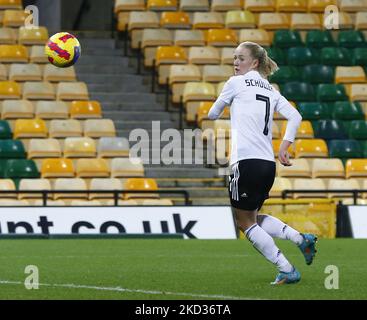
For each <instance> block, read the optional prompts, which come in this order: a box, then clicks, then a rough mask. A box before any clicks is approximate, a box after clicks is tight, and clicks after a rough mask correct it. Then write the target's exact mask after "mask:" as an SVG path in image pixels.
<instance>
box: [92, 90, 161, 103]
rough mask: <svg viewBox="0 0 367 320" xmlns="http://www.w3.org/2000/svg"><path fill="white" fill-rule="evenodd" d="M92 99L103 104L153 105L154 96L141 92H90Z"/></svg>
mask: <svg viewBox="0 0 367 320" xmlns="http://www.w3.org/2000/svg"><path fill="white" fill-rule="evenodd" d="M90 96H91V98H92V99H95V100H98V101H101V102H102V103H104V102H115V103H119V102H122V101H123V102H124V103H131V102H135V103H146V104H147V105H150V104H151V103H155V102H156V101H155V99H156V96H155V95H154V94H153V93H141V92H130V93H105V92H92V93H91V94H90Z"/></svg>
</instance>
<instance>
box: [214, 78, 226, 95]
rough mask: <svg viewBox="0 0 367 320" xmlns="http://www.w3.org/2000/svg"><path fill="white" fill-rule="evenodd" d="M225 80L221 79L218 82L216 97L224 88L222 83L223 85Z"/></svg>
mask: <svg viewBox="0 0 367 320" xmlns="http://www.w3.org/2000/svg"><path fill="white" fill-rule="evenodd" d="M225 83H226V81H222V82H219V83H218V84H217V91H216V92H217V97H218V96H219V95H220V93H221V92H222V91H223V88H224V85H225Z"/></svg>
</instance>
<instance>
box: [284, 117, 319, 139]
mask: <svg viewBox="0 0 367 320" xmlns="http://www.w3.org/2000/svg"><path fill="white" fill-rule="evenodd" d="M286 129H287V121H284V122H283V124H282V128H281V132H280V135H281V137H284V135H285V131H286ZM296 138H297V139H301V138H303V139H307V138H311V139H312V138H314V132H313V128H312V124H311V122H310V121H307V120H303V121H302V122H301V124H300V126H299V127H298V131H297V134H296Z"/></svg>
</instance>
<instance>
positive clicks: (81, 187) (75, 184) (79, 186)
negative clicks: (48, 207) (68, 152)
mask: <svg viewBox="0 0 367 320" xmlns="http://www.w3.org/2000/svg"><path fill="white" fill-rule="evenodd" d="M53 190H54V191H87V184H86V182H85V181H84V180H83V179H81V178H66V179H65V178H58V179H56V180H55V185H54V188H53ZM76 198H78V199H79V198H81V199H87V198H88V195H87V193H55V194H54V199H55V200H58V199H65V200H66V199H70V200H71V199H76Z"/></svg>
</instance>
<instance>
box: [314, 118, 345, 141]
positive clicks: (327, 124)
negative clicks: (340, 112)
mask: <svg viewBox="0 0 367 320" xmlns="http://www.w3.org/2000/svg"><path fill="white" fill-rule="evenodd" d="M314 124H315V129H316V130H314V132H315V137H316V138H318V139H324V140H333V139H347V137H348V136H347V133H346V131H345V129H344V125H343V122H342V121H340V120H330V119H326V120H318V121H315V123H314Z"/></svg>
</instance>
